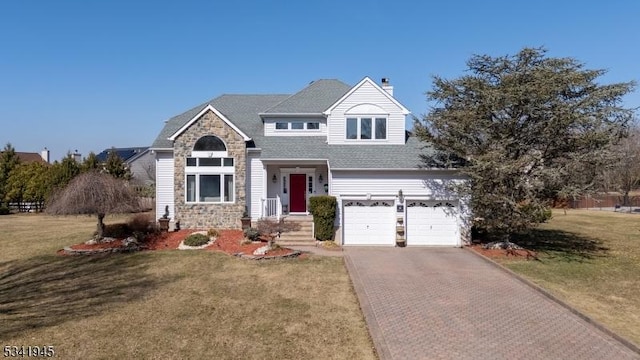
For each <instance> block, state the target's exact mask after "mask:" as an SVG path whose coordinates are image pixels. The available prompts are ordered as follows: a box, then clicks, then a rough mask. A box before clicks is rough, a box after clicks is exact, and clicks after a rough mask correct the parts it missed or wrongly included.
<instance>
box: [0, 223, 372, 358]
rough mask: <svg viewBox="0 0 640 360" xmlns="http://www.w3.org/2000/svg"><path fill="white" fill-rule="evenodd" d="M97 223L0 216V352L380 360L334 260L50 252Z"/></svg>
mask: <svg viewBox="0 0 640 360" xmlns="http://www.w3.org/2000/svg"><path fill="white" fill-rule="evenodd" d="M116 220H119V221H122V218H118V219H114V218H107V223H109V222H114V221H116ZM95 222H96V221H95V219H94V218H89V217H49V216H45V215H33V214H30V215H10V216H0V229H2V231H1V232H0V254H1V255H0V256H1V257H0V259H1V260H0V324H2V325H1V326H0V344H1V345H3V346H4V345H25V346H26V345H39V346H42V345H53V346H54V347H55V351H56V353H57V354H58V355H59V356H60V357H61V358H65V359H75V358H78V359H79V358H82V359H112V358H136V359H137V358H139V359H147V358H160V359H165V358H166V359H177V358H183V359H188V358H192V359H193V358H212V359H214V358H215V359H275V358H277V359H312V358H316V359H374V358H375V354H374V350H373V345H372V343H371V340H370V338H369V335H368V332H367V329H366V325H365V322H364V318H363V316H362V313H361V312H360V309H359V306H358V303H357V299H356V297H355V295H354V293H353V291H352V288H351V284H350V281H349V278H348V275H347V273H346V270H345V268H344V265H343V263H342V260H341V259H336V258H329V257H327V258H323V257H310V258H308V259H304V260H288V261H269V262H250V261H244V260H239V259H236V258H233V257H230V256H227V255H224V254H218V253H213V252H207V251H187V252H185V251H154V252H150V251H147V252H139V253H133V254H117V255H109V256H100V257H85V256H81V257H61V256H57V255H55V251H56V250H57V249H60V248H62V247H63V246H67V245H71V244H74V243H79V242H82V241H85V240H87V239H89V238H90V236H91V233H92V231H93V229H94V227H95Z"/></svg>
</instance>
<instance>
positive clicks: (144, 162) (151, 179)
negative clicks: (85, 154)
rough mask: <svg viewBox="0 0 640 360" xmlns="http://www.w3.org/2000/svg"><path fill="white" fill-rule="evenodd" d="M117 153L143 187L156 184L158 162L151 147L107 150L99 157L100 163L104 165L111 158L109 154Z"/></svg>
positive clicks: (97, 156)
mask: <svg viewBox="0 0 640 360" xmlns="http://www.w3.org/2000/svg"><path fill="white" fill-rule="evenodd" d="M112 151H115V153H116V154H117V155H118V156H119V157H120V158H121V159H122V161H124V163H125V164H126V165H127V167H128V168H129V170H131V175H132V177H133V179H134V180H136V181H137V182H139V183H140V184H143V185H152V184H154V183H155V176H156V162H155V154H154V153H153V152H152V151H151V150H150V148H149V147H127V148H110V149H105V150H103V151H102V152H101V153H99V154H98V155H96V158H98V161H100V162H101V163H104V162H106V161H107V158H108V157H109V153H111V152H112Z"/></svg>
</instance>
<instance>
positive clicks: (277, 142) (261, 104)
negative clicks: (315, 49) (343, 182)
mask: <svg viewBox="0 0 640 360" xmlns="http://www.w3.org/2000/svg"><path fill="white" fill-rule="evenodd" d="M349 90H350V86H349V85H347V84H345V83H343V82H341V81H339V80H317V81H315V82H313V83H311V84H310V85H309V86H307V87H306V88H304V89H302V90H301V91H299V92H298V93H296V94H294V95H291V96H290V95H222V96H219V97H217V98H214V99H212V100H210V101H207V102H205V103H203V104H200V105H198V106H196V107H194V108H192V109H190V110H188V111H186V112H184V113H182V114H180V115H177V116H174V117H173V118H171V119H169V120H168V121H167V122H166V124H165V126H164V128H163V129H162V131H161V132H160V134H159V135H158V137H157V138H156V140H155V141H154V142H153V145H152V148H156V149H171V148H173V142H172V141H171V140H168V138H169V137H170V136H171V135H173V134H174V133H175V132H176V131H178V130H179V129H180V128H182V127H183V126H184V125H185V124H186V123H187V122H188V121H189V120H191V119H192V118H193V117H194V116H196V115H197V114H198V113H199V112H200V111H201V110H202V109H204V108H205V107H206V106H207V105H209V104H210V105H211V106H213V107H214V108H216V109H217V110H218V111H220V112H221V113H222V114H223V115H224V116H225V117H227V119H229V120H230V121H231V122H233V123H234V124H235V125H236V126H237V127H238V128H239V129H240V130H242V131H243V132H244V133H245V134H247V135H248V136H249V137H251V138H252V140H253V141H254V143H255V146H256V147H258V148H261V149H262V152H261V154H260V157H261V158H263V159H327V160H328V161H329V165H330V166H331V168H332V169H413V168H418V167H420V165H421V161H420V154H422V153H431V152H432V151H433V149H431V148H430V147H424V143H421V142H420V141H419V140H418V139H416V138H415V137H408V139H407V142H406V144H404V145H363V144H358V145H328V144H327V138H326V136H305V137H295V136H287V137H284V136H283V137H280V136H264V128H263V122H262V118H261V117H260V114H263V115H268V114H286V113H289V114H290V113H295V114H319V113H322V112H323V111H325V110H326V109H328V108H329V107H330V106H331V105H333V103H334V102H336V101H337V100H338V99H340V98H341V97H342V96H343V95H344V94H346V93H347V92H348V91H349ZM355 150H357V151H355Z"/></svg>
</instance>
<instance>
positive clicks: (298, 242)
mask: <svg viewBox="0 0 640 360" xmlns="http://www.w3.org/2000/svg"><path fill="white" fill-rule="evenodd" d="M276 244H278V245H280V246H315V245H316V241H315V240H313V239H304V238H298V239H293V238H292V239H286V240H285V239H283V238H280V239H276Z"/></svg>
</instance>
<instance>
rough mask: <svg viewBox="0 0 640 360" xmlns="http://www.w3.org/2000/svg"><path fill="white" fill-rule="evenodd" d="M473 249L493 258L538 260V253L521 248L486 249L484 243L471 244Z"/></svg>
mask: <svg viewBox="0 0 640 360" xmlns="http://www.w3.org/2000/svg"><path fill="white" fill-rule="evenodd" d="M469 248H471V249H472V250H473V251H475V252H478V253H480V254H482V255H484V256H486V257H488V258H491V259H517V258H522V259H524V260H537V259H538V254H537V253H536V252H535V251H531V250H527V249H521V250H509V249H485V248H483V247H482V245H471V246H469Z"/></svg>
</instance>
